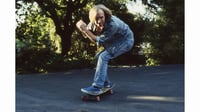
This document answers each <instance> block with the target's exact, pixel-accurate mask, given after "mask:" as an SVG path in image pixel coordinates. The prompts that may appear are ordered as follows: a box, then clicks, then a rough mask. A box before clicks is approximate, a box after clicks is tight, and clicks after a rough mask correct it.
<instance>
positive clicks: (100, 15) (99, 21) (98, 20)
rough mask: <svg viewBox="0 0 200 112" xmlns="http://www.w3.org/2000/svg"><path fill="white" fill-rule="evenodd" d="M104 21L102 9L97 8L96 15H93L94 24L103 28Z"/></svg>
mask: <svg viewBox="0 0 200 112" xmlns="http://www.w3.org/2000/svg"><path fill="white" fill-rule="evenodd" d="M104 23H105V14H104V12H103V10H101V9H99V10H98V11H97V14H96V17H95V25H96V26H97V27H99V28H101V29H103V27H104Z"/></svg>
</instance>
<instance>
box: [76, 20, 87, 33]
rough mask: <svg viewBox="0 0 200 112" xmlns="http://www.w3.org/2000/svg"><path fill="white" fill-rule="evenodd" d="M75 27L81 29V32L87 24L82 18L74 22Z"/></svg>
mask: <svg viewBox="0 0 200 112" xmlns="http://www.w3.org/2000/svg"><path fill="white" fill-rule="evenodd" d="M76 27H77V28H78V29H79V30H80V31H81V32H83V31H84V30H86V29H87V25H86V23H85V22H84V21H82V20H79V21H78V22H77V23H76Z"/></svg>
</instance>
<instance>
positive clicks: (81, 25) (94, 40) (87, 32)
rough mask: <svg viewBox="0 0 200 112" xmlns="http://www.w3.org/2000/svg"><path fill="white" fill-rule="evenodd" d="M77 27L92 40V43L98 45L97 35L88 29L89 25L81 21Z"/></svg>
mask: <svg viewBox="0 0 200 112" xmlns="http://www.w3.org/2000/svg"><path fill="white" fill-rule="evenodd" d="M76 26H77V28H78V29H79V30H80V31H81V32H82V33H83V35H85V36H86V37H88V38H89V39H90V41H91V42H93V43H96V35H94V34H93V33H92V32H91V31H90V30H88V29H87V25H86V24H85V23H84V22H83V21H82V20H79V21H78V22H77V23H76Z"/></svg>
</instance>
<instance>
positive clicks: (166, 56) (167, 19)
mask: <svg viewBox="0 0 200 112" xmlns="http://www.w3.org/2000/svg"><path fill="white" fill-rule="evenodd" d="M152 4H157V5H158V6H159V8H161V10H158V8H155V7H154V10H155V9H157V11H156V14H157V15H158V17H159V18H157V19H156V20H154V21H148V20H145V21H146V24H145V32H144V35H143V36H142V38H143V43H145V44H149V46H147V47H141V49H142V50H143V51H144V54H145V56H146V58H147V65H157V64H170V63H184V1H183V0H175V1H173V0H165V1H159V0H153V1H152V3H151V5H150V7H151V6H152ZM158 6H157V7H158Z"/></svg>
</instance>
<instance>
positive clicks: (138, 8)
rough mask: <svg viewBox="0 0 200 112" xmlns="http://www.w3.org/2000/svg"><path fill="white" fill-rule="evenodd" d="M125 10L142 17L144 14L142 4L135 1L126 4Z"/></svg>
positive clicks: (139, 0)
mask: <svg viewBox="0 0 200 112" xmlns="http://www.w3.org/2000/svg"><path fill="white" fill-rule="evenodd" d="M127 8H128V10H129V12H131V13H133V14H137V13H139V14H141V15H144V14H145V13H146V10H145V7H144V5H143V4H142V1H141V0H136V2H134V1H130V2H128V4H127Z"/></svg>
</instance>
